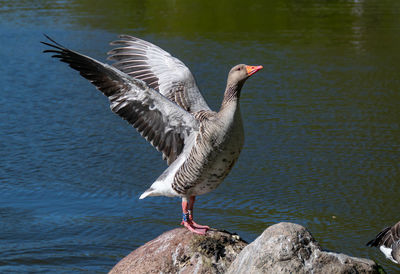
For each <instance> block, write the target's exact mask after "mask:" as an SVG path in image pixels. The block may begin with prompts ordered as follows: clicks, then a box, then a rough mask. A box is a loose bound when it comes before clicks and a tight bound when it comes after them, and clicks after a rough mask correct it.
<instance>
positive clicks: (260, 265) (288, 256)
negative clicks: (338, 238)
mask: <svg viewBox="0 0 400 274" xmlns="http://www.w3.org/2000/svg"><path fill="white" fill-rule="evenodd" d="M380 271H382V269H380V267H378V265H377V264H376V263H375V262H374V261H371V260H368V259H362V258H356V257H350V256H347V255H345V254H338V253H333V252H326V251H322V250H321V247H320V246H319V244H318V243H317V242H316V241H315V239H314V238H313V237H312V235H311V234H310V232H308V231H307V230H306V229H305V228H304V227H302V226H300V225H297V224H293V223H279V224H276V225H273V226H270V227H269V228H267V229H266V230H265V231H264V232H263V233H262V234H261V236H259V237H258V238H257V239H256V240H255V241H254V242H252V243H251V244H249V245H248V246H246V247H245V248H244V249H243V250H242V252H241V253H240V254H239V255H238V256H237V257H236V259H235V260H234V261H233V263H232V264H231V265H230V267H229V269H228V271H227V273H230V274H234V273H380Z"/></svg>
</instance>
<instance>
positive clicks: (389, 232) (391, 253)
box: [367, 222, 400, 264]
mask: <svg viewBox="0 0 400 274" xmlns="http://www.w3.org/2000/svg"><path fill="white" fill-rule="evenodd" d="M367 245H368V246H375V247H379V249H380V250H381V251H382V253H383V254H385V256H386V258H388V259H389V260H391V261H392V262H394V263H396V264H400V222H398V223H397V224H395V225H393V226H388V227H386V228H385V229H383V230H382V231H381V232H379V233H378V235H376V237H375V238H374V239H373V240H371V241H369V242H368V243H367Z"/></svg>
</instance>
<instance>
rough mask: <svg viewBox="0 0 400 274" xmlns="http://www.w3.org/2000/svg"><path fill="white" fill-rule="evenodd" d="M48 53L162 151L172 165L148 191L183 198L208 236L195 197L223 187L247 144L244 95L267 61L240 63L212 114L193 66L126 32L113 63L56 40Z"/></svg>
mask: <svg viewBox="0 0 400 274" xmlns="http://www.w3.org/2000/svg"><path fill="white" fill-rule="evenodd" d="M46 37H47V39H49V41H48V42H42V43H43V44H45V45H47V46H49V47H50V49H47V50H44V52H49V53H53V54H54V55H52V57H55V58H59V59H60V61H62V62H65V63H67V64H69V66H70V67H71V68H73V69H75V70H77V71H79V72H80V74H81V75H82V76H83V77H85V78H86V79H88V80H89V81H90V82H91V83H92V84H93V85H94V86H96V88H97V89H99V90H100V91H101V92H102V93H103V94H104V95H105V96H107V97H108V99H109V101H110V108H111V110H112V111H113V112H115V113H116V114H118V115H119V116H121V117H122V118H123V119H125V120H127V121H128V122H129V123H130V124H131V125H133V126H134V127H135V128H136V129H137V131H138V132H139V133H140V134H141V135H142V136H143V137H144V138H146V140H147V141H149V142H150V143H151V144H152V145H153V146H154V147H155V148H156V149H157V150H158V151H160V152H161V153H162V155H163V159H165V160H166V161H167V164H168V165H169V167H168V168H167V169H166V170H165V171H164V172H163V173H162V174H161V175H160V176H159V177H158V179H157V180H156V181H155V182H154V183H153V184H152V185H151V186H150V188H149V189H147V190H146V191H145V192H144V193H143V194H142V195H141V196H140V199H143V198H146V197H147V196H168V197H174V196H179V197H182V211H183V219H182V225H184V226H185V227H186V228H188V229H189V230H190V231H192V232H195V233H198V234H205V232H206V231H207V230H208V229H209V227H208V226H204V225H199V224H197V223H195V222H194V220H193V206H194V202H195V197H196V196H198V195H201V194H205V193H208V192H210V191H212V190H214V189H216V188H217V187H218V186H219V184H220V183H221V182H222V181H223V180H224V178H225V177H226V176H227V175H228V173H229V172H230V170H231V169H232V167H233V165H234V164H235V162H236V160H237V159H238V157H239V154H240V151H241V149H242V147H243V142H244V132H243V125H242V117H241V114H240V107H239V98H240V93H241V90H242V87H243V84H244V83H245V81H246V80H247V79H248V78H249V77H250V76H251V75H253V74H254V73H256V72H257V71H259V70H260V69H262V66H247V65H243V64H241V65H236V66H234V67H233V68H232V69H231V70H230V72H229V74H228V80H227V84H226V89H225V93H224V98H223V100H222V104H221V108H220V109H219V111H217V112H216V111H212V110H211V109H210V108H209V106H208V105H207V103H206V101H205V100H204V98H203V96H202V95H201V93H200V91H199V89H198V87H197V84H196V81H195V79H194V77H193V75H192V73H191V72H190V70H189V69H188V68H187V67H186V66H185V64H183V63H182V62H181V61H180V60H178V59H177V58H175V57H173V56H171V55H170V54H169V53H168V52H166V51H164V50H162V49H161V48H159V47H158V46H156V45H153V44H151V43H149V42H146V41H144V40H141V39H139V38H135V37H132V36H128V35H120V36H119V40H117V41H114V42H112V43H111V45H113V46H116V47H115V48H114V49H112V50H111V51H109V52H108V59H109V60H112V61H114V63H113V64H112V65H108V64H105V63H102V62H99V61H97V60H95V59H93V58H90V57H88V56H85V55H83V54H80V53H78V52H76V51H73V50H70V49H68V48H65V47H63V46H62V45H60V44H58V43H57V42H55V41H54V40H53V39H51V38H50V37H48V36H46Z"/></svg>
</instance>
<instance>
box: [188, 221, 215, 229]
mask: <svg viewBox="0 0 400 274" xmlns="http://www.w3.org/2000/svg"><path fill="white" fill-rule="evenodd" d="M190 221H191V222H192V224H193V226H194V227H195V228H201V229H205V230H209V229H210V227H209V226H208V225H199V224H197V223H196V222H195V221H193V220H190Z"/></svg>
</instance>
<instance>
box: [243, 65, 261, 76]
mask: <svg viewBox="0 0 400 274" xmlns="http://www.w3.org/2000/svg"><path fill="white" fill-rule="evenodd" d="M262 68H263V66H246V70H247V75H248V76H250V75H253V74H254V73H256V72H257V71H259V70H260V69H262Z"/></svg>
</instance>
